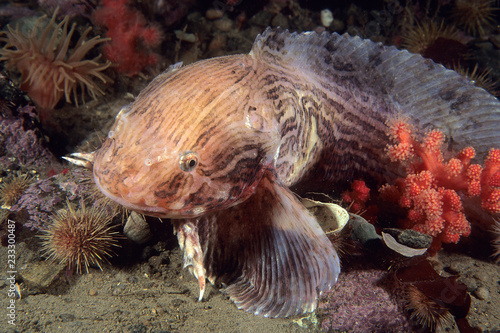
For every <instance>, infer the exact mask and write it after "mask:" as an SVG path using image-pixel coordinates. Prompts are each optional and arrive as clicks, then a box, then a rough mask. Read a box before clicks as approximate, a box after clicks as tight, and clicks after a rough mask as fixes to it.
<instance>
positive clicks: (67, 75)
mask: <svg viewBox="0 0 500 333" xmlns="http://www.w3.org/2000/svg"><path fill="white" fill-rule="evenodd" d="M55 19H56V13H54V15H53V16H52V18H51V19H50V21H49V22H48V24H46V17H45V16H43V17H41V18H39V19H38V20H36V22H35V24H34V26H33V29H31V31H30V32H28V33H24V32H23V31H21V30H20V29H19V26H16V28H15V29H13V28H12V27H11V26H10V25H9V26H7V31H3V32H1V33H0V42H3V43H5V45H4V46H3V48H1V49H0V56H1V57H0V61H2V60H3V61H6V62H7V67H8V68H12V67H16V68H17V70H18V71H19V72H21V80H22V82H21V89H23V90H25V91H27V92H28V96H30V97H31V98H32V99H33V100H34V101H35V102H36V103H37V104H38V106H40V107H42V108H46V109H53V108H54V107H55V106H56V104H57V103H58V102H59V100H60V99H61V98H62V96H63V95H64V96H65V98H66V101H67V102H71V97H73V100H74V102H75V104H77V105H78V98H77V92H78V87H80V90H81V91H82V92H83V91H84V90H85V89H86V90H87V91H88V93H89V94H90V95H91V96H92V97H93V98H94V99H96V95H103V94H104V92H103V91H102V89H101V88H100V87H99V86H98V85H97V84H96V83H95V82H94V78H98V79H99V80H101V81H102V82H103V83H107V82H110V81H111V79H110V78H109V77H108V76H106V75H105V74H103V73H102V71H104V70H105V69H106V68H108V67H109V66H110V62H109V61H108V62H106V63H105V64H102V63H99V62H98V59H99V58H100V56H98V57H96V58H94V59H92V60H86V59H84V57H85V56H86V54H87V53H88V52H89V51H90V50H91V49H92V48H93V47H94V46H96V45H97V44H99V43H102V42H105V41H107V40H109V39H108V38H100V37H99V36H96V37H93V38H91V39H89V40H87V39H86V38H87V35H88V34H89V32H90V31H91V30H92V28H91V27H89V28H88V29H87V30H85V31H84V32H83V34H82V35H81V37H80V38H79V39H78V41H77V43H76V44H75V47H74V48H73V49H72V50H70V49H69V45H70V42H71V38H72V36H73V33H74V31H75V26H76V24H73V25H72V26H71V29H70V30H69V32H68V21H69V18H68V17H65V18H64V19H63V20H62V21H61V22H60V23H59V24H57V25H56V24H55ZM82 100H83V96H82Z"/></svg>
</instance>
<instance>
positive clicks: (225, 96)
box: [93, 58, 279, 218]
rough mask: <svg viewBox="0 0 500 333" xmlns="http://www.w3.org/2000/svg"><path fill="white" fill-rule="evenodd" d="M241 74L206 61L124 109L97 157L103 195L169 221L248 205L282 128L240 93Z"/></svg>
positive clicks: (163, 80) (161, 81)
mask: <svg viewBox="0 0 500 333" xmlns="http://www.w3.org/2000/svg"><path fill="white" fill-rule="evenodd" d="M217 59H219V58H217ZM240 62H241V61H240ZM229 67H230V66H229ZM240 67H241V68H243V69H241V68H240ZM238 68H240V70H243V71H246V70H245V69H244V66H242V65H241V64H237V66H236V68H235V69H232V68H227V66H226V67H224V66H221V65H220V64H213V61H206V62H205V64H204V65H203V66H200V65H199V64H198V65H196V64H195V65H194V66H193V65H191V66H187V67H184V68H181V69H179V70H177V71H175V72H174V73H172V74H170V75H167V76H166V77H165V76H163V77H162V76H160V77H157V78H156V79H155V80H154V81H153V82H152V83H150V85H149V86H148V87H147V88H146V89H145V90H143V91H142V92H141V94H140V95H139V96H138V97H137V99H136V101H135V102H134V103H132V104H131V105H129V106H126V107H124V108H123V109H122V110H121V111H120V113H119V114H118V116H117V118H116V121H115V124H114V126H113V128H112V129H111V131H110V132H109V134H108V138H107V139H106V140H105V142H104V143H103V145H102V147H101V148H100V149H99V150H98V151H96V153H95V155H94V163H93V173H94V180H95V182H96V184H97V186H98V187H99V189H100V190H101V191H102V192H103V193H104V194H105V195H106V196H108V197H109V198H111V199H112V200H114V201H116V202H118V203H119V204H121V205H123V206H125V207H126V208H128V209H131V210H134V211H137V212H140V213H143V214H146V215H152V216H158V217H167V218H191V217H197V216H200V215H203V214H204V213H206V212H209V211H213V210H220V209H225V208H228V207H231V206H233V205H236V204H238V203H240V202H242V201H244V200H246V199H247V198H248V197H249V196H250V195H251V194H252V193H253V192H254V190H255V188H256V186H257V184H258V182H259V180H260V178H261V177H262V175H263V173H264V171H265V170H266V168H268V167H269V165H271V164H272V161H273V159H274V156H275V155H276V150H277V149H278V147H279V144H278V140H277V135H278V133H277V130H274V129H272V128H270V127H269V126H268V125H269V124H270V122H266V121H264V120H263V118H262V117H263V116H262V115H261V114H257V113H256V110H257V108H256V107H254V106H253V105H248V103H249V102H248V99H247V98H246V96H247V95H248V94H247V93H248V92H247V91H246V90H245V88H244V87H238V84H237V83H238V82H237V81H238V80H239V77H240V76H241V75H243V74H244V73H238V71H237V69H238ZM210 69H212V70H213V71H214V72H215V73H213V72H210ZM217 71H219V72H224V73H225V72H226V71H230V72H231V71H234V72H236V75H234V74H233V75H230V76H229V78H221V77H222V73H219V72H217ZM193 72H194V73H195V74H193ZM193 80H194V81H195V82H193ZM188 82H191V85H189V84H188ZM250 104H251V103H250Z"/></svg>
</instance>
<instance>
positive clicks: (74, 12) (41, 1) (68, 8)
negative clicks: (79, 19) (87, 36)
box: [38, 0, 95, 19]
mask: <svg viewBox="0 0 500 333" xmlns="http://www.w3.org/2000/svg"><path fill="white" fill-rule="evenodd" d="M38 5H39V6H40V7H42V8H45V9H46V10H47V11H48V12H49V13H53V12H54V11H55V10H56V9H57V8H59V9H58V13H57V17H58V18H59V19H63V18H64V17H65V16H68V17H69V18H73V17H75V16H86V17H90V13H91V12H92V11H93V10H94V9H95V8H94V7H95V5H94V4H93V3H92V2H91V1H88V0H38Z"/></svg>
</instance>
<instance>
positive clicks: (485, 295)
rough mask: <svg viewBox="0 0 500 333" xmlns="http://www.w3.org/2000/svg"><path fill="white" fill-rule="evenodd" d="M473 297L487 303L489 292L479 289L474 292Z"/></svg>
mask: <svg viewBox="0 0 500 333" xmlns="http://www.w3.org/2000/svg"><path fill="white" fill-rule="evenodd" d="M474 295H475V296H476V297H477V298H478V299H480V300H482V301H487V300H488V299H489V298H490V291H489V290H488V288H486V287H484V286H483V287H479V288H477V289H476V290H475V291H474Z"/></svg>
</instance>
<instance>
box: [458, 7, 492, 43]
mask: <svg viewBox="0 0 500 333" xmlns="http://www.w3.org/2000/svg"><path fill="white" fill-rule="evenodd" d="M495 2H496V1H495V0H456V2H455V7H454V9H453V15H452V16H453V18H454V19H455V21H456V22H457V23H458V25H461V26H463V27H464V28H465V30H466V31H467V32H468V33H471V34H473V35H478V34H479V37H484V36H485V35H486V31H485V29H488V28H491V27H493V25H494V23H495V15H494V11H496V10H498V8H495V7H493V5H494V4H495Z"/></svg>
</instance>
